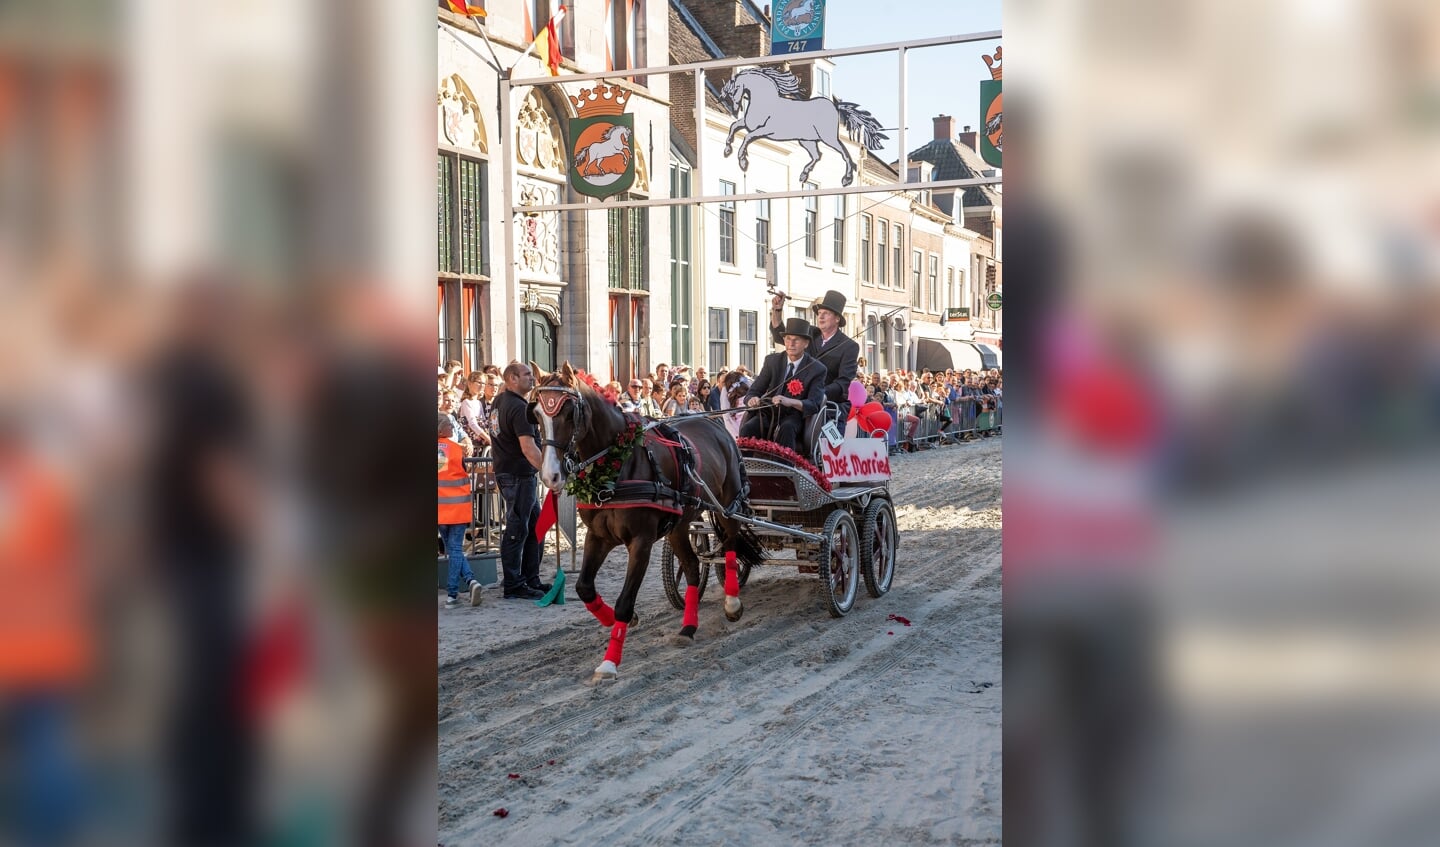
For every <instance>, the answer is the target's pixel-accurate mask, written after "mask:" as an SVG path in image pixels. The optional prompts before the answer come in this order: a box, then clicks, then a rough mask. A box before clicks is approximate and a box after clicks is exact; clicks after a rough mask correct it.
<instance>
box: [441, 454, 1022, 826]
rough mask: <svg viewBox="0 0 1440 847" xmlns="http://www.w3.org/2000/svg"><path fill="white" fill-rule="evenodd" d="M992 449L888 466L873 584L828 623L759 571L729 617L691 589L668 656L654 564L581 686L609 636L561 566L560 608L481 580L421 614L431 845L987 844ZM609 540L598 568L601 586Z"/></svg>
mask: <svg viewBox="0 0 1440 847" xmlns="http://www.w3.org/2000/svg"><path fill="white" fill-rule="evenodd" d="M1000 454H1001V450H1000V439H994V440H987V441H982V442H979V443H976V444H969V445H959V446H953V447H946V448H939V449H935V450H930V451H927V452H922V453H919V454H916V455H911V456H900V457H897V458H896V459H895V460H894V470H895V481H894V483H893V484H892V493H893V495H894V500H895V505H896V513H897V522H898V524H899V527H900V531H901V538H900V551H899V564H898V567H897V570H896V576H895V583H894V586H893V587H892V589H891V591H890V592H889V593H888V594H886V595H885V596H884V597H882V598H880V599H878V600H877V599H873V598H871V597H870V596H869V595H868V594H866V593H865V591H864V589H863V587H862V588H861V590H860V596H859V598H858V599H857V600H856V605H855V608H854V609H853V610H852V611H851V612H850V614H849V615H847V616H846V617H844V618H841V619H833V618H831V617H829V616H828V615H827V614H826V613H825V611H824V608H823V606H822V605H821V602H822V601H821V598H820V589H819V578H818V577H817V576H815V575H813V574H801V573H799V572H798V571H797V570H796V569H795V568H794V567H793V566H788V565H769V566H765V567H762V568H760V569H758V570H757V571H756V572H755V573H754V574H753V575H752V576H751V579H750V581H749V584H748V585H747V586H746V587H745V589H744V590H743V591H742V592H741V597H742V599H743V600H744V602H745V616H744V618H743V619H742V620H740V621H738V622H736V623H730V622H728V621H726V620H725V617H724V615H723V613H722V612H721V609H720V602H719V601H720V592H719V591H718V590H716V586H715V584H714V583H713V582H712V583H711V585H710V589H709V590H707V591H706V593H705V597H704V599H703V600H702V602H701V608H700V631H699V633H698V635H697V637H696V642H695V644H694V646H692V647H689V648H677V647H673V646H671V645H669V644H667V643H666V642H665V639H666V637H667V636H669V635H670V634H672V633H673V632H674V631H676V630H677V629H678V628H679V625H680V613H679V612H678V611H675V610H674V609H673V608H671V606H670V605H669V603H668V602H667V601H666V600H665V597H664V593H663V589H662V587H661V580H660V577H659V572H658V571H654V570H652V571H651V572H650V573H649V575H648V576H647V579H646V581H645V584H644V586H643V587H642V589H641V592H640V599H639V601H638V603H637V611H638V612H639V614H640V615H641V617H642V620H641V623H640V625H639V626H638V627H635V628H632V630H631V632H630V637H629V638H628V639H627V641H626V645H625V661H624V663H623V665H622V666H621V671H620V678H619V680H617V681H616V682H614V683H608V684H604V685H601V686H597V687H591V686H589V685H587V684H586V682H587V681H588V679H589V677H590V674H591V671H592V670H593V669H594V667H595V665H596V664H598V663H599V661H600V659H601V656H602V654H603V652H604V649H605V643H606V640H607V638H608V633H607V632H606V631H605V630H603V629H602V628H601V627H600V626H599V625H598V624H597V623H596V622H595V620H594V618H592V617H591V616H590V614H589V613H588V612H586V611H585V608H584V606H582V605H581V604H580V603H579V602H578V600H576V599H575V596H574V589H573V577H572V581H571V583H570V585H571V587H570V588H569V590H568V593H569V601H568V602H567V603H566V604H565V605H564V606H559V607H549V608H545V609H537V608H535V607H534V605H533V604H531V603H528V602H523V601H508V602H507V601H503V600H501V599H500V597H499V592H498V591H494V590H492V591H487V592H486V595H487V596H486V599H485V602H484V603H483V604H482V606H481V607H480V608H477V609H471V608H463V609H459V610H453V611H449V612H444V611H442V612H441V615H440V656H439V703H440V710H439V739H440V774H439V778H440V797H441V800H440V834H441V842H442V843H443V844H446V845H458V844H482V843H483V844H537V845H538V844H582V843H583V844H607V845H629V844H675V843H680V842H681V841H690V842H692V843H701V844H735V845H745V847H755V845H768V844H852V843H854V844H860V843H864V844H906V845H920V844H991V843H998V842H999V840H1000V782H1001V768H1000V712H1001V710H1000V702H1001V688H1000V610H1001V607H1000V518H1001V512H1000V465H1001V460H1000ZM622 556H623V551H617V552H616V553H614V554H612V556H611V559H610V560H607V562H606V564H605V566H604V567H603V568H602V569H601V573H600V576H599V578H598V580H597V582H598V589H599V591H600V593H601V595H602V596H604V597H606V598H609V599H612V600H613V598H614V597H615V595H616V594H617V593H618V591H619V587H620V581H621V579H622V578H623V575H624V564H623V557H622ZM566 559H567V563H568V555H567V557H566ZM553 562H554V559H553V557H552V558H550V559H549V560H548V562H547V564H546V566H545V567H544V572H546V573H549V572H550V571H551V570H552V569H553ZM891 614H895V615H900V616H902V617H905V618H908V619H909V620H910V622H911V626H909V627H906V626H903V625H901V624H899V623H896V622H894V621H890V620H887V616H888V615H891ZM510 774H517V775H518V776H517V777H516V778H511V777H510ZM502 807H503V808H506V809H508V811H509V815H508V816H507V817H506V818H504V819H501V818H499V817H496V816H494V815H493V814H492V813H493V812H494V810H496V809H498V808H502Z"/></svg>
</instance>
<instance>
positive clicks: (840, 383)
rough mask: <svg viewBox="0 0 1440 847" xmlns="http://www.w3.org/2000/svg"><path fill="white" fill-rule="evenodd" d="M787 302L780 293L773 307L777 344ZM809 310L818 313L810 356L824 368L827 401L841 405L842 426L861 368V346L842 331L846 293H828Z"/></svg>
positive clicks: (772, 329)
mask: <svg viewBox="0 0 1440 847" xmlns="http://www.w3.org/2000/svg"><path fill="white" fill-rule="evenodd" d="M784 302H785V298H784V297H782V296H781V295H778V294H777V295H775V299H774V300H773V301H771V304H770V306H771V308H770V335H771V337H772V338H773V339H774V340H775V343H776V344H780V343H782V341H781V335H782V333H781V331H780V310H781V304H783V303H784ZM810 309H811V311H813V312H814V313H815V327H814V328H813V329H812V330H811V337H810V350H809V353H810V355H811V356H813V357H815V358H816V359H818V360H819V361H820V364H822V365H824V366H825V399H826V400H831V401H833V402H835V403H838V404H839V405H840V421H841V422H842V423H843V422H844V421H845V420H846V419H847V418H848V417H849V415H850V380H852V379H854V378H855V372H856V370H858V368H859V359H860V345H859V344H856V343H855V340H854V339H853V338H851V337H850V336H848V335H846V334H845V333H843V332H841V331H840V329H841V328H842V327H844V326H845V295H844V294H841V293H840V292H838V291H827V292H825V296H824V297H823V298H821V299H820V301H819V302H817V303H815V304H814V305H813V306H811V307H810Z"/></svg>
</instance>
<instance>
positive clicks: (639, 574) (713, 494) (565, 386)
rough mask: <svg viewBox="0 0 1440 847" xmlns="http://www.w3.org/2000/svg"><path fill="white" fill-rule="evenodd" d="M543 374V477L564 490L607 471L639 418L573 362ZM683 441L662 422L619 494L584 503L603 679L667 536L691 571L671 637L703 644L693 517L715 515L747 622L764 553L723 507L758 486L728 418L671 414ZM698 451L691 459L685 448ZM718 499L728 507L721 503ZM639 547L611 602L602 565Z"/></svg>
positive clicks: (742, 506) (538, 387)
mask: <svg viewBox="0 0 1440 847" xmlns="http://www.w3.org/2000/svg"><path fill="white" fill-rule="evenodd" d="M531 368H532V369H533V370H534V371H535V394H534V397H535V419H536V422H537V423H538V424H539V428H540V439H541V450H542V462H541V465H540V482H541V483H542V484H543V485H544V486H545V487H546V488H549V489H550V490H551V491H556V492H558V491H559V490H560V489H561V488H563V487H564V486H565V482H566V480H567V479H568V478H569V477H570V476H571V475H572V474H575V475H578V474H580V473H581V472H582V471H583V472H585V473H589V474H593V473H595V472H596V471H597V469H603V468H604V463H605V462H607V461H609V460H610V458H611V453H612V451H615V450H616V449H617V448H616V447H615V445H616V443H617V440H618V439H620V438H621V436H622V435H623V434H624V433H625V431H626V429H627V427H629V426H630V425H631V424H633V423H636V422H637V421H639V418H637V417H635V416H633V415H632V416H628V417H627V416H626V415H625V414H624V413H623V412H621V411H620V410H619V409H618V408H616V407H615V406H614V405H612V404H610V403H607V402H605V400H604V398H602V397H601V396H600V395H599V394H597V393H596V392H595V391H594V389H592V388H591V387H590V385H588V384H587V382H586V381H585V380H584V379H582V378H580V376H579V375H577V373H576V371H575V370H574V369H572V368H571V367H570V363H569V362H566V363H565V364H564V366H562V367H561V368H560V370H559V371H556V372H555V373H545V372H544V371H542V370H540V369H539V368H537V367H535V366H534V363H531ZM667 423H669V424H670V425H671V426H673V427H674V432H675V433H676V434H678V436H679V438H678V440H676V441H671V440H670V439H669V438H667V437H666V435H665V434H664V433H663V432H661V431H660V430H657V429H653V428H652V429H647V430H646V431H645V434H644V437H643V440H642V441H641V442H640V444H639V445H638V446H637V447H635V448H634V450H633V452H632V453H631V454H630V456H629V458H627V459H626V460H625V461H624V463H623V464H622V466H621V467H620V469H619V473H618V476H617V477H616V478H617V480H618V485H617V486H616V489H615V495H614V497H613V498H612V499H609V500H607V501H605V502H603V503H599V504H586V503H581V504H580V510H581V511H580V515H581V518H582V519H583V520H584V521H585V528H586V530H587V532H586V536H585V553H584V563H583V564H582V566H581V569H580V579H579V580H577V581H576V583H575V593H576V594H578V595H580V599H581V601H583V602H584V603H585V608H587V609H589V610H590V613H591V614H593V615H594V616H595V618H596V619H597V620H599V621H600V624H601V625H602V626H606V627H609V628H610V646H609V649H607V650H606V652H605V660H604V661H602V662H601V663H600V666H599V667H597V668H596V669H595V676H594V678H593V679H594V680H602V679H614V678H615V675H616V673H617V671H618V670H619V666H620V656H621V652H622V650H623V649H624V645H625V633H626V629H627V628H628V627H629V625H630V624H631V623H633V622H634V620H635V596H636V595H637V594H638V593H639V591H640V582H641V580H643V579H644V578H645V571H646V569H647V568H648V567H649V566H650V550H651V548H652V547H653V546H654V545H655V542H656V541H658V540H659V539H660V538H662V537H664V538H666V539H668V540H669V542H670V549H671V550H673V551H674V552H675V557H676V559H678V560H679V562H680V566H681V567H682V568H683V569H684V574H685V582H686V586H687V587H686V590H685V613H684V617H683V619H682V624H681V627H680V631H679V633H678V634H676V635H675V636H674V638H673V639H672V643H674V644H677V645H680V646H687V645H689V644H691V643H693V642H694V640H695V631H696V629H697V628H698V627H699V616H700V611H699V609H700V593H699V587H698V585H699V581H700V560H699V559H698V558H697V557H696V555H695V549H694V548H693V547H692V546H691V544H690V524H691V522H692V521H695V520H697V519H698V518H699V516H700V513H701V512H704V511H708V512H710V515H711V522H712V524H713V525H714V526H715V528H716V532H717V534H718V535H719V537H720V540H721V543H722V545H723V547H724V550H725V561H726V569H725V617H727V618H729V619H730V620H732V621H736V620H739V619H740V615H741V613H742V612H743V611H744V609H743V607H742V606H741V604H740V578H739V577H740V570H741V569H742V568H743V569H745V570H746V571H747V572H748V569H749V568H751V567H753V566H755V565H758V564H760V561H761V559H762V558H763V555H764V554H763V552H762V550H761V548H760V544H759V541H758V539H757V538H756V537H755V535H754V533H753V532H751V531H750V529H749V527H748V526H747V525H746V524H743V523H741V522H740V521H737V520H735V519H733V518H728V517H726V516H725V512H724V511H723V510H730V511H731V512H732V513H737V512H738V513H744V512H747V511H748V509H749V504H748V501H747V499H746V498H747V495H748V493H749V483H748V482H747V481H746V479H745V468H744V465H743V464H742V462H741V458H740V450H739V448H738V447H736V446H735V440H734V439H732V438H731V437H730V434H729V433H728V432H727V431H726V430H725V427H724V426H723V425H722V424H720V422H719V421H716V420H714V419H713V418H707V417H699V416H696V417H689V418H686V417H683V416H682V417H679V418H672V419H670V420H669V421H667ZM686 451H689V456H688V457H687V456H686V455H685V452H686ZM716 506H719V507H720V508H719V509H717V508H715V507H716ZM622 544H623V545H624V546H625V548H626V550H627V551H628V552H629V554H630V558H629V564H628V565H627V567H626V571H625V583H624V585H623V586H622V587H621V588H620V596H619V597H617V598H616V600H615V607H614V608H613V609H612V608H611V607H610V606H609V605H607V604H606V603H605V601H604V600H603V599H601V597H600V595H599V594H598V593H596V591H595V574H596V573H597V572H598V571H599V570H600V564H601V563H602V562H603V561H605V557H606V556H607V555H609V553H610V551H611V550H614V549H615V548H616V547H618V546H620V545H622Z"/></svg>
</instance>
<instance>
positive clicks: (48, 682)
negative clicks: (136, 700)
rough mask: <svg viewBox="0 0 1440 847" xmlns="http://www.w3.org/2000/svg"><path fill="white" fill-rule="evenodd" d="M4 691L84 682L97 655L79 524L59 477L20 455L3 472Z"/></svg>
mask: <svg viewBox="0 0 1440 847" xmlns="http://www.w3.org/2000/svg"><path fill="white" fill-rule="evenodd" d="M0 479H3V484H4V486H5V488H6V489H7V494H6V498H5V499H6V500H7V503H5V504H4V505H3V506H0V512H3V514H0V691H4V690H6V689H7V688H11V687H29V686H36V685H39V686H53V685H66V684H69V683H77V682H80V681H81V680H82V679H83V678H84V677H85V675H86V674H87V673H88V672H89V671H90V669H91V667H92V662H93V660H94V652H93V648H94V644H93V641H92V638H91V635H92V633H91V631H90V627H91V622H90V620H89V617H88V616H89V615H90V613H91V611H92V610H91V609H89V608H88V607H87V604H86V602H85V592H84V588H85V580H84V578H83V576H82V574H81V572H80V562H79V561H78V556H77V552H76V543H75V539H76V537H77V535H78V533H79V531H80V527H79V526H77V525H76V523H75V516H74V513H73V511H72V510H71V507H70V503H69V499H68V498H67V496H66V494H65V492H64V489H63V488H62V486H61V485H60V484H59V482H58V480H56V479H55V478H54V477H52V476H51V475H50V474H49V473H48V472H47V471H46V470H45V469H43V468H41V467H40V466H39V465H38V464H36V463H33V462H31V461H28V460H27V459H24V458H21V459H19V460H16V461H13V462H12V463H9V464H8V465H7V467H5V468H3V469H0Z"/></svg>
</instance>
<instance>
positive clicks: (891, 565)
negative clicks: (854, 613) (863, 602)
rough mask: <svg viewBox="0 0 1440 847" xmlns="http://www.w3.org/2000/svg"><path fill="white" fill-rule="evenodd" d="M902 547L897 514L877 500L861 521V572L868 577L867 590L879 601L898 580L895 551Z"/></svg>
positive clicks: (886, 504)
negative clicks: (896, 526) (896, 525)
mask: <svg viewBox="0 0 1440 847" xmlns="http://www.w3.org/2000/svg"><path fill="white" fill-rule="evenodd" d="M899 547H900V533H899V532H898V531H897V530H896V528H895V510H894V509H893V508H891V506H890V501H889V500H886V499H884V498H882V497H877V498H875V499H874V500H871V501H870V505H869V506H866V507H865V516H864V517H863V518H861V536H860V571H861V572H862V573H863V574H864V575H865V590H866V591H868V592H870V596H871V597H879V596H881V595H883V594H884V593H885V592H887V591H889V590H890V583H891V582H893V581H894V579H895V551H896V550H897V549H899Z"/></svg>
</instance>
